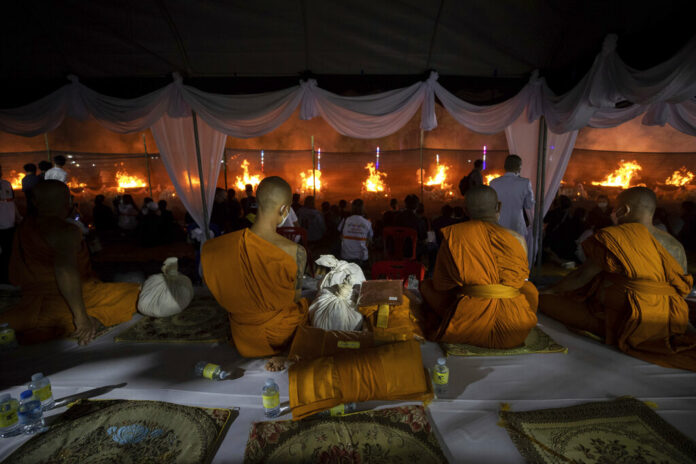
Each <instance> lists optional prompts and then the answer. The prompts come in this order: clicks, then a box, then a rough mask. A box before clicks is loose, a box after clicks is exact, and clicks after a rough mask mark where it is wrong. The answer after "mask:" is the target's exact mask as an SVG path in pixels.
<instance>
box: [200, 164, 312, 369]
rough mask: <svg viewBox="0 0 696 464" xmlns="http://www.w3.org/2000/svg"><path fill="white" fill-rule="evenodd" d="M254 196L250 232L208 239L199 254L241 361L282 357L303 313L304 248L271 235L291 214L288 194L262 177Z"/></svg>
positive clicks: (283, 184) (281, 184)
mask: <svg viewBox="0 0 696 464" xmlns="http://www.w3.org/2000/svg"><path fill="white" fill-rule="evenodd" d="M256 194H257V197H258V200H257V201H258V206H259V207H258V213H257V215H256V220H255V221H254V224H253V225H252V226H251V228H249V229H244V230H239V231H237V232H232V233H230V234H226V235H223V236H222V237H219V238H216V239H213V240H210V241H208V242H206V244H205V245H204V246H203V250H202V252H201V267H202V269H203V278H204V279H205V283H206V285H207V286H208V288H209V289H210V291H211V292H212V294H213V296H215V299H216V300H217V301H218V303H220V305H221V306H222V307H223V308H225V309H226V310H227V311H228V313H229V319H230V327H231V330H232V339H233V340H234V344H235V346H236V347H237V350H238V351H239V353H240V354H241V355H242V356H246V357H261V356H271V355H274V354H277V353H279V352H281V351H282V350H283V349H284V348H285V347H286V346H287V344H288V343H289V342H290V341H291V340H292V337H293V335H294V333H295V329H296V328H297V326H298V325H300V324H302V323H303V322H304V321H305V320H306V317H307V308H308V304H307V300H306V299H304V298H301V296H300V292H301V289H302V276H303V275H304V269H305V265H306V262H307V254H306V252H305V249H304V248H302V246H300V245H298V244H296V243H295V242H293V241H291V240H288V239H286V238H285V237H283V236H281V235H279V234H278V233H276V228H277V227H278V225H279V224H281V223H282V222H283V220H284V219H285V216H286V215H287V214H289V211H290V209H291V206H290V202H291V195H292V190H291V189H290V186H289V185H288V183H287V182H285V181H284V180H283V179H281V178H280V177H266V178H265V179H263V180H262V181H261V183H260V184H259V186H258V189H257V193H256Z"/></svg>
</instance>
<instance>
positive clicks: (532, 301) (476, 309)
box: [421, 186, 538, 348]
mask: <svg viewBox="0 0 696 464" xmlns="http://www.w3.org/2000/svg"><path fill="white" fill-rule="evenodd" d="M466 209H467V213H468V214H469V216H470V217H471V220H470V221H467V222H463V223H460V224H455V225H452V226H449V227H445V228H444V229H442V234H443V241H442V246H441V247H440V251H439V253H438V255H437V262H436V264H435V272H434V275H433V278H432V280H425V281H423V283H422V285H421V293H422V295H423V299H424V301H425V303H426V305H427V307H428V308H429V313H428V316H429V318H430V319H431V322H430V324H429V325H430V328H431V329H430V332H431V334H430V335H429V338H430V339H432V340H435V341H441V342H447V343H466V344H470V345H476V346H481V347H486V348H512V347H515V346H519V345H522V344H523V343H524V340H525V339H526V338H527V335H528V334H529V331H530V330H531V329H532V328H533V327H534V326H535V325H536V322H537V317H536V309H537V301H538V293H537V290H536V288H535V287H534V285H532V284H531V283H530V282H528V281H527V280H526V279H527V278H528V277H529V267H528V266H527V247H526V244H525V240H524V238H523V237H522V236H521V235H519V234H518V233H516V232H514V231H512V230H509V229H505V228H503V227H502V226H500V225H498V217H499V215H500V203H499V202H498V196H497V194H496V192H495V190H493V189H492V188H490V187H486V186H481V187H475V188H472V189H469V190H467V194H466Z"/></svg>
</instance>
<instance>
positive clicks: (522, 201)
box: [491, 172, 534, 237]
mask: <svg viewBox="0 0 696 464" xmlns="http://www.w3.org/2000/svg"><path fill="white" fill-rule="evenodd" d="M491 188H493V190H495V191H496V193H497V194H498V201H499V202H500V203H501V204H502V205H501V208H500V220H499V221H498V223H499V224H500V225H501V226H503V227H505V228H506V229H510V230H514V231H515V232H517V233H518V234H520V235H521V236H522V237H526V236H527V224H525V222H524V213H523V211H524V210H525V209H533V208H534V192H533V191H532V183H531V182H530V181H529V179H527V178H526V177H520V176H519V175H517V174H515V173H512V172H506V173H505V174H504V175H503V176H502V177H498V178H497V179H493V180H492V181H491Z"/></svg>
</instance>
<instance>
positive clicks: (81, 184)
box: [68, 177, 87, 189]
mask: <svg viewBox="0 0 696 464" xmlns="http://www.w3.org/2000/svg"><path fill="white" fill-rule="evenodd" d="M68 187H70V188H71V189H83V188H85V187H87V184H85V183H84V182H78V180H77V179H76V178H74V177H73V178H72V179H70V182H68Z"/></svg>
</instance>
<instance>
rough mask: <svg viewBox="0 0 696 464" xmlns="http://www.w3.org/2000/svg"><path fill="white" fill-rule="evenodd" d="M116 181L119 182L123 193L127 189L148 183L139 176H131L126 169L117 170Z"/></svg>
mask: <svg viewBox="0 0 696 464" xmlns="http://www.w3.org/2000/svg"><path fill="white" fill-rule="evenodd" d="M116 181H117V182H118V191H119V192H120V193H123V191H124V190H125V189H132V188H144V187H147V184H146V183H145V181H144V180H142V179H141V178H139V177H138V176H131V175H129V174H128V173H127V172H126V171H125V170H124V171H117V172H116Z"/></svg>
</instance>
